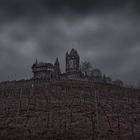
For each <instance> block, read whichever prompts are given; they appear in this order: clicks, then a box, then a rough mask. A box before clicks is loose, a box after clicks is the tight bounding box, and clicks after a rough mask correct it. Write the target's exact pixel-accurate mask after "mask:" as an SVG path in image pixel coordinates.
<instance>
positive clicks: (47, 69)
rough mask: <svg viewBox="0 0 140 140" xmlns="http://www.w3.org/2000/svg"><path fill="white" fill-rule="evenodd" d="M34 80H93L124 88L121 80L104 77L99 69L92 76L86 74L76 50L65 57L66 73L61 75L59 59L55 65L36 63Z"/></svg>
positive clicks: (94, 70) (33, 69)
mask: <svg viewBox="0 0 140 140" xmlns="http://www.w3.org/2000/svg"><path fill="white" fill-rule="evenodd" d="M32 72H33V79H38V80H46V81H51V80H92V81H94V82H98V83H107V84H111V83H113V84H115V85H119V86H123V82H122V81H120V80H116V81H113V82H112V80H111V78H110V77H107V76H105V75H102V72H101V71H100V70H99V69H93V70H92V71H91V72H90V75H88V74H86V73H84V72H83V71H82V70H81V68H80V56H79V54H78V52H77V50H75V49H74V48H73V49H72V50H71V51H70V52H66V55H65V72H64V73H61V69H60V64H59V60H58V58H57V59H56V61H55V63H54V64H52V63H44V62H38V61H37V60H36V62H35V63H34V64H33V66H32Z"/></svg>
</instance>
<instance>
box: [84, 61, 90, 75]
mask: <svg viewBox="0 0 140 140" xmlns="http://www.w3.org/2000/svg"><path fill="white" fill-rule="evenodd" d="M91 69H92V65H91V63H90V62H88V61H84V62H82V64H81V71H82V72H83V73H84V74H85V75H90V72H91Z"/></svg>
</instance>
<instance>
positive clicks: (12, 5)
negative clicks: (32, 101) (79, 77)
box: [0, 0, 140, 83]
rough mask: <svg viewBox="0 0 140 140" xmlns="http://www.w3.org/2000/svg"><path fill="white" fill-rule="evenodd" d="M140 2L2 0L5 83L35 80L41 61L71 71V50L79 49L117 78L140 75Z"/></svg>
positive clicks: (0, 76) (1, 74)
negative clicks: (36, 65) (67, 59)
mask: <svg viewBox="0 0 140 140" xmlns="http://www.w3.org/2000/svg"><path fill="white" fill-rule="evenodd" d="M139 6H140V2H139V1H138V0H85V1H82V0H81V1H78V0H77V1H76V0H67V1H66V0H30V1H29V0H20V1H19V0H11V1H9V0H1V1H0V19H1V20H0V81H3V80H13V79H22V78H29V77H31V76H32V74H31V66H32V64H33V63H34V61H35V59H36V58H38V60H39V61H45V62H52V63H53V62H54V61H55V58H56V57H57V56H58V57H59V59H60V63H61V68H62V71H64V70H65V53H66V51H67V50H70V49H71V48H76V49H77V50H78V52H79V54H80V56H81V61H85V60H86V61H90V62H91V63H92V65H93V68H100V69H101V70H102V71H103V73H105V74H107V75H108V76H111V77H112V78H113V79H122V80H124V81H125V82H126V83H137V82H138V81H139V80H140V78H139V75H140V64H139V57H140V17H139V16H140V11H139Z"/></svg>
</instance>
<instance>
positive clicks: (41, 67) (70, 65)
mask: <svg viewBox="0 0 140 140" xmlns="http://www.w3.org/2000/svg"><path fill="white" fill-rule="evenodd" d="M65 60H66V71H65V73H61V69H60V64H59V60H58V58H57V59H56V62H55V63H54V64H51V63H44V62H39V63H38V61H37V60H36V62H35V63H34V64H33V66H32V72H33V79H41V80H47V81H50V80H62V79H63V80H65V79H75V80H76V79H80V78H82V73H81V71H80V56H79V54H78V52H77V51H76V50H75V49H72V50H71V52H70V53H68V52H67V53H66V58H65Z"/></svg>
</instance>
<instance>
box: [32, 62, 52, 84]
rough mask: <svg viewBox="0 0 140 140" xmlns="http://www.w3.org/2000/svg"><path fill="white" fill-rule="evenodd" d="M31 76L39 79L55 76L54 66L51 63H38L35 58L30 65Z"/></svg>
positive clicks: (49, 78) (48, 78)
mask: <svg viewBox="0 0 140 140" xmlns="http://www.w3.org/2000/svg"><path fill="white" fill-rule="evenodd" d="M32 72H33V78H34V79H41V80H48V81H50V80H52V79H54V78H55V72H54V66H53V64H51V63H44V62H40V63H38V62H37V60H36V62H35V63H34V64H33V66H32Z"/></svg>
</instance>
